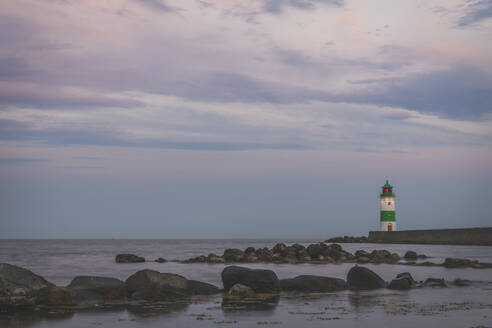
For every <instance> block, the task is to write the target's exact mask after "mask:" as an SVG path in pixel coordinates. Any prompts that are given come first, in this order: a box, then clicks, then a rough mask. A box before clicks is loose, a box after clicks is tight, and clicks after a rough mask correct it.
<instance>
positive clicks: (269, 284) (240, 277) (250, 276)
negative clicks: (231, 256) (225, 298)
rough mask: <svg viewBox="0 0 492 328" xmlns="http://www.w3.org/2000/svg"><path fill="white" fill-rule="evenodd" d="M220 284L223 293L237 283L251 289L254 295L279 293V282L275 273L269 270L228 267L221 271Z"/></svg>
mask: <svg viewBox="0 0 492 328" xmlns="http://www.w3.org/2000/svg"><path fill="white" fill-rule="evenodd" d="M222 283H223V284H224V291H225V292H228V291H229V289H230V288H231V287H232V286H234V285H235V284H238V283H239V284H242V285H246V286H248V287H250V288H252V289H253V290H254V291H255V292H256V293H278V292H279V291H280V282H279V280H278V278H277V275H276V274H275V272H273V271H271V270H259V269H248V268H244V267H238V266H228V267H226V268H225V269H224V270H223V271H222Z"/></svg>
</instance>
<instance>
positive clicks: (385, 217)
mask: <svg viewBox="0 0 492 328" xmlns="http://www.w3.org/2000/svg"><path fill="white" fill-rule="evenodd" d="M381 221H396V217H395V211H381Z"/></svg>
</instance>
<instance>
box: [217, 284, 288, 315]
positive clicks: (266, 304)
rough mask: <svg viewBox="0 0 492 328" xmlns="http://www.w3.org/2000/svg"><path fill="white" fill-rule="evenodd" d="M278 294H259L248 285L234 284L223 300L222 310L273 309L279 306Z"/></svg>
mask: <svg viewBox="0 0 492 328" xmlns="http://www.w3.org/2000/svg"><path fill="white" fill-rule="evenodd" d="M279 298H280V297H279V295H278V294H258V293H255V291H254V290H253V289H252V288H251V287H249V286H246V285H243V284H239V283H238V284H234V285H233V286H231V288H230V289H229V291H228V292H227V293H226V294H225V295H224V297H223V299H222V309H223V310H224V311H228V310H244V309H255V310H260V309H263V310H265V309H271V308H272V307H275V306H276V305H277V304H278V301H279Z"/></svg>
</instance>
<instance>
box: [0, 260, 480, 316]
mask: <svg viewBox="0 0 492 328" xmlns="http://www.w3.org/2000/svg"><path fill="white" fill-rule="evenodd" d="M221 278H222V284H223V289H221V288H219V287H217V286H214V285H211V284H208V283H204V282H200V281H195V280H188V279H186V278H185V277H183V276H180V275H177V274H174V273H161V272H158V271H154V270H140V271H138V272H136V273H134V274H132V275H131V276H129V277H128V278H127V279H126V280H125V281H122V280H119V279H117V278H110V277H97V276H77V277H75V278H74V279H73V280H72V281H71V282H70V284H69V285H68V286H55V285H54V284H52V283H50V282H49V281H47V280H46V279H44V278H43V277H41V276H39V275H36V274H35V273H33V272H31V271H29V270H27V269H24V268H21V267H18V266H14V265H10V264H7V263H0V315H1V314H9V313H12V312H15V311H21V310H22V311H26V310H40V311H43V310H46V311H48V312H50V313H56V312H73V311H76V310H80V309H91V308H101V307H103V308H104V307H107V308H111V307H129V308H132V309H156V310H159V309H160V310H165V309H169V308H170V307H173V306H176V305H180V306H181V305H183V306H186V305H187V304H190V303H191V302H192V297H193V296H196V295H217V294H218V295H222V305H221V306H222V308H223V309H241V308H246V307H265V306H267V307H271V306H275V305H276V304H277V303H278V301H279V298H280V297H281V296H282V295H287V294H288V295H289V297H291V295H292V294H296V293H301V294H306V293H325V292H339V291H344V290H352V291H359V290H374V289H381V288H388V289H394V290H409V289H413V288H427V287H432V288H436V287H437V288H445V287H448V286H449V285H455V286H459V287H464V286H470V285H473V284H477V283H479V282H472V281H468V280H463V279H456V280H454V281H453V282H448V281H445V280H444V279H442V278H433V277H430V278H428V279H426V280H425V281H419V282H418V281H415V280H414V279H413V277H412V276H411V274H410V273H408V272H403V273H400V274H398V275H397V276H396V277H395V278H394V279H392V280H391V281H389V282H387V281H384V280H383V279H382V278H381V277H380V276H379V275H378V274H377V273H375V272H374V271H371V270H370V269H368V268H366V267H364V266H358V265H355V266H353V267H352V268H351V269H350V270H349V272H348V274H347V276H346V279H345V280H344V279H340V278H333V277H325V276H314V275H301V276H297V277H293V278H288V279H278V277H277V275H276V273H275V272H274V271H272V270H263V269H250V268H246V267H240V266H227V267H225V268H224V269H223V271H222V273H221ZM286 293H287V294H286ZM53 311H54V312H53Z"/></svg>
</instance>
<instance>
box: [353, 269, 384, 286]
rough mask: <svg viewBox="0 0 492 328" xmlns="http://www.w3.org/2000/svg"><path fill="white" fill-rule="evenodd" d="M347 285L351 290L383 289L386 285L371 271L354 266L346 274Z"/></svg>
mask: <svg viewBox="0 0 492 328" xmlns="http://www.w3.org/2000/svg"><path fill="white" fill-rule="evenodd" d="M347 284H348V286H349V288H350V289H352V290H369V289H378V288H384V287H385V286H386V283H385V282H384V280H383V279H382V278H381V277H380V276H378V275H377V274H376V273H375V272H373V271H372V270H369V269H368V268H366V267H363V266H357V265H356V266H354V267H352V268H351V269H350V271H349V272H348V274H347Z"/></svg>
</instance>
